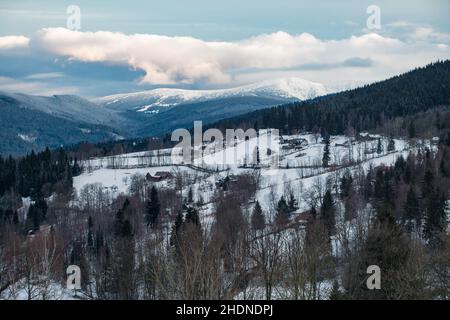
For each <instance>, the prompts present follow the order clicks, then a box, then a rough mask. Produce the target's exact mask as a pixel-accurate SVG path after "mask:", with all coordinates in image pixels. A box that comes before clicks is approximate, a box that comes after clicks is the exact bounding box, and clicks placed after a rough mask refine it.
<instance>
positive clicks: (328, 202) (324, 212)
mask: <svg viewBox="0 0 450 320" xmlns="http://www.w3.org/2000/svg"><path fill="white" fill-rule="evenodd" d="M335 215H336V209H335V207H334V201H333V197H332V196H331V192H330V190H327V192H326V193H325V196H324V197H323V203H322V207H321V209H320V216H321V218H322V219H323V221H324V224H325V226H326V228H327V231H328V235H330V236H331V235H333V234H334V233H335V229H336V218H335Z"/></svg>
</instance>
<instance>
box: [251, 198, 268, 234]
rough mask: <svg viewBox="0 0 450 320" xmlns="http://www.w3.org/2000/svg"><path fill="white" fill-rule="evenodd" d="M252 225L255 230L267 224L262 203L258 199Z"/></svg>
mask: <svg viewBox="0 0 450 320" xmlns="http://www.w3.org/2000/svg"><path fill="white" fill-rule="evenodd" d="M251 225H252V229H253V230H256V231H257V230H262V229H264V228H265V226H266V221H265V218H264V214H263V212H262V209H261V205H260V204H259V202H258V201H256V204H255V208H254V209H253V213H252V217H251Z"/></svg>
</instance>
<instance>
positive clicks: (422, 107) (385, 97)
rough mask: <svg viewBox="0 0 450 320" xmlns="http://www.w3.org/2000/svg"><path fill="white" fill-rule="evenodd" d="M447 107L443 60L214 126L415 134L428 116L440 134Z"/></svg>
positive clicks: (448, 79) (447, 71) (449, 123)
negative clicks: (401, 129) (383, 129)
mask: <svg viewBox="0 0 450 320" xmlns="http://www.w3.org/2000/svg"><path fill="white" fill-rule="evenodd" d="M449 105H450V60H446V61H441V62H436V63H432V64H429V65H427V66H426V67H423V68H418V69H415V70H412V71H410V72H407V73H405V74H402V75H399V76H395V77H393V78H390V79H388V80H385V81H382V82H378V83H374V84H371V85H367V86H364V87H361V88H357V89H354V90H350V91H345V92H341V93H337V94H332V95H327V96H325V97H320V98H316V99H313V100H308V101H303V102H296V103H292V104H287V105H282V106H278V107H274V108H271V109H267V110H263V111H256V112H252V113H249V114H246V115H243V116H240V117H235V118H231V119H227V120H224V121H220V122H218V123H216V124H215V125H214V126H216V127H219V128H230V127H237V126H240V127H249V126H258V127H272V128H274V127H275V128H279V129H282V130H283V131H284V132H285V133H290V132H292V131H294V130H299V129H300V130H308V131H311V130H314V129H315V128H321V129H322V130H323V129H325V130H326V131H328V132H329V133H331V134H341V133H344V132H345V131H346V129H349V128H354V129H356V130H357V131H360V130H369V129H374V128H377V127H381V126H385V125H386V123H390V125H391V127H392V125H393V123H396V125H397V126H402V127H404V129H405V126H406V131H408V130H409V132H410V133H411V134H412V135H414V134H415V127H416V125H417V126H419V127H420V126H422V127H423V126H427V127H428V126H429V123H427V124H426V125H425V124H424V123H421V121H422V122H423V121H424V119H425V120H426V119H428V120H427V121H433V124H432V125H433V126H436V127H437V130H436V131H438V133H440V132H442V130H447V129H448V127H450V118H449V116H450V113H449V112H448V111H449V108H448V107H449ZM430 111H433V112H432V114H433V116H432V117H431V116H430ZM419 114H421V117H418V116H417V115H419ZM413 115H415V116H414V117H411V116H413ZM430 119H432V120H430ZM416 122H417V124H416Z"/></svg>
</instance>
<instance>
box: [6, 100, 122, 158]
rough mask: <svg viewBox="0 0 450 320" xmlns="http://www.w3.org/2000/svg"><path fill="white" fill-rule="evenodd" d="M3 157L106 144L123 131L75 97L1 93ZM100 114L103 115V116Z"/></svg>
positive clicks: (95, 109) (100, 111) (106, 117)
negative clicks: (85, 143)
mask: <svg viewBox="0 0 450 320" xmlns="http://www.w3.org/2000/svg"><path fill="white" fill-rule="evenodd" d="M0 114H1V116H0V128H1V129H0V154H3V155H7V154H12V155H20V154H24V153H27V152H29V151H31V150H35V151H37V150H42V149H44V148H45V147H47V146H48V147H51V148H54V147H59V146H61V145H68V144H74V143H77V142H80V141H94V142H95V141H105V140H113V139H116V138H117V137H118V135H119V134H120V131H118V130H116V129H113V128H112V127H110V126H107V125H105V124H106V123H108V124H110V125H113V124H114V122H113V120H112V118H111V117H109V115H108V114H106V115H105V114H104V113H103V112H102V110H101V108H100V107H98V106H96V105H93V104H91V103H90V102H88V101H87V100H83V99H81V98H78V97H74V96H54V97H37V96H28V95H19V94H8V95H7V94H0ZM100 115H101V116H100Z"/></svg>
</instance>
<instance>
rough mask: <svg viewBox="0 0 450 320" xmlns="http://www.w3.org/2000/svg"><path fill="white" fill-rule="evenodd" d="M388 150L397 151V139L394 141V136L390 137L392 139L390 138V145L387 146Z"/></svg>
mask: <svg viewBox="0 0 450 320" xmlns="http://www.w3.org/2000/svg"><path fill="white" fill-rule="evenodd" d="M387 151H388V152H393V151H395V141H394V139H393V138H390V139H389V143H388V146H387Z"/></svg>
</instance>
